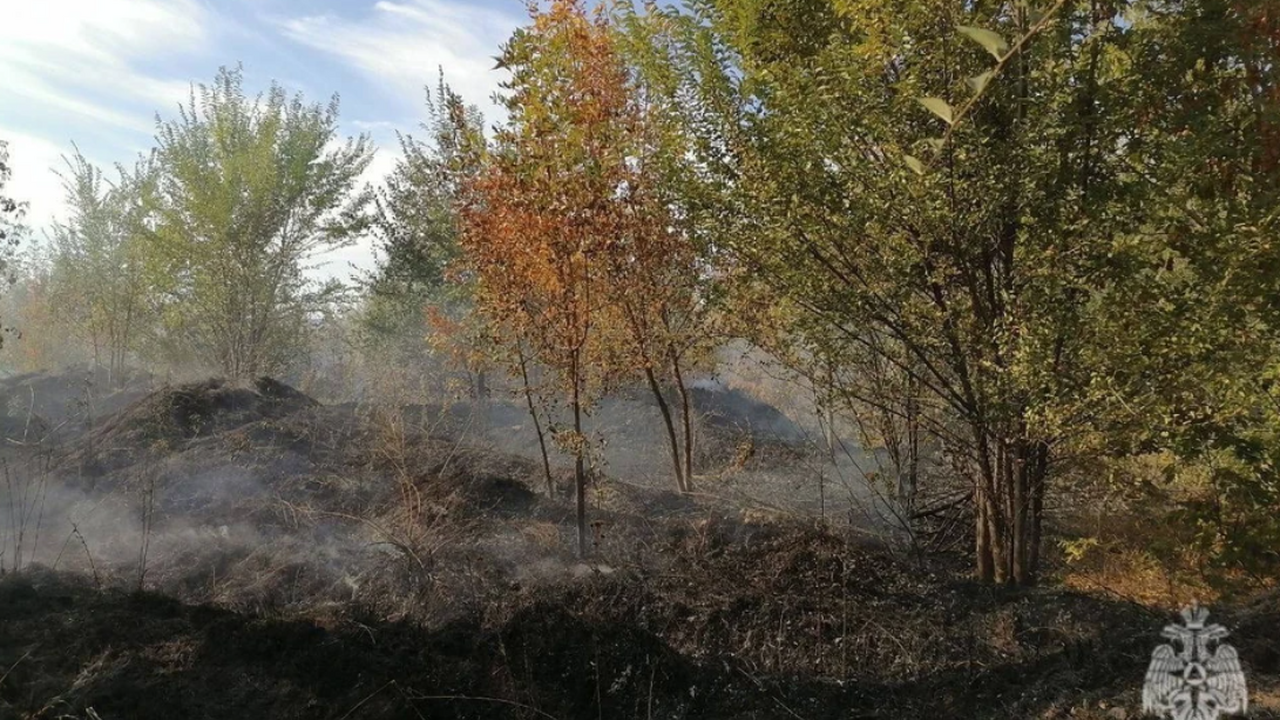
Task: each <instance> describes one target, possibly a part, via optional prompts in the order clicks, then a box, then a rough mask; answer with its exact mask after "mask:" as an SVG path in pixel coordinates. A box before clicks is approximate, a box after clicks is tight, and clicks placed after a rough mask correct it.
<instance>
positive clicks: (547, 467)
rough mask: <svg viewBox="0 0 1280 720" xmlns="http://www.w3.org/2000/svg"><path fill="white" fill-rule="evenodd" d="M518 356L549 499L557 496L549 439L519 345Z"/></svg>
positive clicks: (527, 366)
mask: <svg viewBox="0 0 1280 720" xmlns="http://www.w3.org/2000/svg"><path fill="white" fill-rule="evenodd" d="M516 356H517V357H518V358H519V359H520V382H521V383H522V384H523V386H524V401H525V403H527V404H528V406H529V417H531V418H533V430H534V432H536V433H537V434H538V450H539V451H540V452H541V453H542V474H543V476H544V477H545V478H546V479H547V497H548V498H553V497H555V496H556V483H555V480H554V479H552V477H551V460H550V458H549V457H548V456H547V439H546V435H545V434H544V433H543V432H542V422H541V421H540V420H538V408H537V406H536V405H534V402H533V389H532V388H531V387H529V361H528V359H527V358H525V356H524V348H523V347H521V346H519V345H518V344H517V346H516Z"/></svg>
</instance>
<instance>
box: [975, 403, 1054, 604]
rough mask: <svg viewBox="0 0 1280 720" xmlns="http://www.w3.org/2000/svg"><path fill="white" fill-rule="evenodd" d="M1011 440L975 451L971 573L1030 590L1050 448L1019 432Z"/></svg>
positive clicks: (1035, 567) (1034, 574) (1035, 574)
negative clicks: (973, 563) (973, 566)
mask: <svg viewBox="0 0 1280 720" xmlns="http://www.w3.org/2000/svg"><path fill="white" fill-rule="evenodd" d="M1012 434H1014V435H1015V437H1014V438H1012V439H1000V440H997V441H992V442H991V444H990V445H987V446H985V447H980V448H979V469H978V472H977V473H976V478H975V487H974V506H975V507H974V510H975V532H976V535H977V540H976V550H977V560H976V565H977V568H976V569H977V575H978V578H979V579H981V580H984V581H988V582H995V583H999V584H1011V585H1021V586H1029V585H1034V584H1035V583H1036V580H1037V579H1038V572H1039V563H1040V542H1041V527H1042V524H1043V515H1044V487H1045V479H1046V475H1047V471H1048V457H1049V448H1048V446H1047V445H1046V444H1045V443H1043V442H1039V441H1033V440H1029V439H1027V438H1026V437H1025V431H1024V429H1022V428H1017V429H1015V430H1014V431H1013V433H1012ZM992 446H994V448H993V447H992Z"/></svg>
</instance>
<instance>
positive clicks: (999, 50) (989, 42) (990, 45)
mask: <svg viewBox="0 0 1280 720" xmlns="http://www.w3.org/2000/svg"><path fill="white" fill-rule="evenodd" d="M956 29H957V30H959V31H960V32H962V33H964V34H965V36H967V37H968V38H969V39H971V40H973V41H974V42H976V43H978V44H979V45H981V46H982V47H984V48H986V50H987V52H989V53H991V55H992V57H994V58H995V59H996V60H999V59H1000V58H1002V57H1004V54H1005V53H1007V52H1009V43H1007V42H1005V41H1004V38H1002V37H1000V36H999V35H997V34H996V33H993V32H991V31H990V30H984V29H983V28H980V27H973V26H972V25H961V26H959V27H957V28H956Z"/></svg>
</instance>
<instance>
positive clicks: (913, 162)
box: [902, 155, 924, 175]
mask: <svg viewBox="0 0 1280 720" xmlns="http://www.w3.org/2000/svg"><path fill="white" fill-rule="evenodd" d="M902 160H903V161H904V162H906V163H907V167H909V168H911V169H912V170H914V171H915V173H916V174H917V175H923V174H924V163H922V162H920V158H917V157H914V156H911V155H903V156H902Z"/></svg>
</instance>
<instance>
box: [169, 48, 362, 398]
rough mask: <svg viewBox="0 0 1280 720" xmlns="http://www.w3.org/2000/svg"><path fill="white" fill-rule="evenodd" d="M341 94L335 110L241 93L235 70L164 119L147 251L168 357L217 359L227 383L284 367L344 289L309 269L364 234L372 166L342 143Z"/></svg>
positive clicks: (358, 143)
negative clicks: (365, 182)
mask: <svg viewBox="0 0 1280 720" xmlns="http://www.w3.org/2000/svg"><path fill="white" fill-rule="evenodd" d="M337 123H338V98H337V97H336V96H335V97H334V98H333V99H332V100H331V101H330V102H329V104H328V105H327V106H323V105H318V104H316V105H312V104H307V103H306V102H304V100H303V98H302V97H301V96H300V95H295V96H293V97H289V96H287V94H286V92H285V90H284V89H283V88H282V87H280V86H279V85H275V84H273V85H272V86H271V88H270V89H269V90H268V91H267V92H266V93H265V94H263V95H260V96H257V97H250V96H248V95H246V94H245V91H244V88H243V78H242V74H241V71H240V70H238V69H236V70H228V69H226V68H224V69H222V70H220V71H219V73H218V75H217V77H216V78H215V79H214V82H213V83H212V84H210V85H200V86H199V88H198V89H193V91H192V96H191V100H190V103H189V104H188V105H186V106H184V107H182V109H181V113H180V115H179V117H178V118H177V119H175V120H166V121H160V123H159V130H158V133H157V143H158V148H157V150H156V162H157V176H156V186H155V191H154V193H153V195H152V207H153V208H154V211H155V212H156V215H157V227H156V229H155V232H154V233H153V234H152V241H153V242H152V243H151V245H150V249H149V251H148V258H149V260H150V261H151V269H152V273H153V274H152V277H153V279H154V280H155V281H156V282H157V283H160V282H162V281H163V282H165V283H166V284H165V285H163V286H161V289H162V291H163V297H162V311H163V316H162V321H163V331H164V333H165V336H166V341H167V345H168V347H169V348H170V349H171V352H175V353H176V352H189V353H190V354H191V355H192V356H193V357H194V358H195V359H200V360H206V361H212V362H213V363H215V364H216V366H217V367H218V368H219V369H220V370H221V371H222V372H223V373H225V374H226V375H227V376H229V377H236V378H240V377H248V376H252V375H256V374H259V373H265V372H273V371H278V370H279V369H281V368H282V367H284V365H285V364H286V363H287V361H288V358H289V356H290V353H291V352H292V351H293V350H294V349H296V348H297V347H298V345H299V343H300V342H301V340H302V335H303V331H304V329H305V326H306V322H307V319H308V315H309V313H312V312H314V311H316V310H317V309H319V308H321V307H322V306H323V305H324V303H325V302H326V301H327V300H328V299H330V298H332V296H333V294H334V293H335V292H336V288H335V286H334V285H333V284H328V285H317V284H316V283H314V282H313V281H310V280H309V279H308V278H307V277H306V276H305V274H304V270H305V263H306V261H307V260H308V259H309V258H311V257H313V256H314V255H315V254H317V253H320V252H324V251H329V250H333V249H335V248H339V247H342V246H344V245H346V244H349V243H351V242H353V241H354V238H355V237H356V236H357V235H358V234H359V233H360V232H362V231H363V230H365V229H366V228H367V226H368V217H367V206H368V204H369V201H370V196H371V192H370V191H368V190H367V189H360V188H359V187H358V180H359V177H360V175H361V173H362V172H363V171H364V170H365V168H366V167H367V166H368V164H369V161H370V159H371V158H372V152H373V151H372V147H371V145H370V143H369V139H368V138H367V137H366V136H360V137H358V138H354V139H347V140H346V141H345V142H341V143H340V142H338V137H337Z"/></svg>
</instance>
